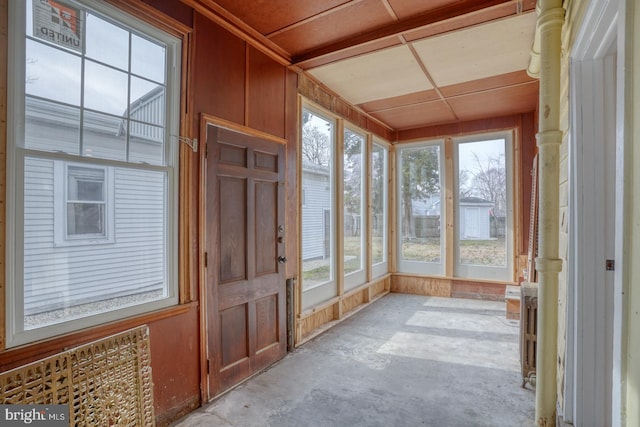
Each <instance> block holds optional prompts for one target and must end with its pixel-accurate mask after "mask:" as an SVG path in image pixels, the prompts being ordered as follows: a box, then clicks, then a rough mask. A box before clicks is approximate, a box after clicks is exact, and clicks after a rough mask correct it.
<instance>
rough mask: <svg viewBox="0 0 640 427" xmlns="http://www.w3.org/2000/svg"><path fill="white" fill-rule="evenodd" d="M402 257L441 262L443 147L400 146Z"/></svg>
mask: <svg viewBox="0 0 640 427" xmlns="http://www.w3.org/2000/svg"><path fill="white" fill-rule="evenodd" d="M399 156H400V169H399V174H400V185H399V195H398V198H399V202H400V206H401V208H400V225H401V242H400V243H401V247H400V257H401V259H402V260H405V261H418V262H429V263H440V261H441V259H442V253H441V252H442V251H441V246H440V233H441V221H440V215H441V203H440V200H441V197H440V147H439V146H423V147H413V148H404V149H401V150H400V155H399Z"/></svg>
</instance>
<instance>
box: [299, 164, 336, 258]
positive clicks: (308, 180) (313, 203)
mask: <svg viewBox="0 0 640 427" xmlns="http://www.w3.org/2000/svg"><path fill="white" fill-rule="evenodd" d="M302 188H303V191H304V196H303V197H304V200H303V205H302V229H303V232H302V236H303V238H302V259H303V260H308V259H314V258H323V257H324V256H325V247H324V242H325V235H324V215H325V213H324V211H325V209H329V208H330V206H331V189H330V182H329V175H328V173H324V174H323V173H314V172H308V171H303V173H302Z"/></svg>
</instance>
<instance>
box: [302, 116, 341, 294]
mask: <svg viewBox="0 0 640 427" xmlns="http://www.w3.org/2000/svg"><path fill="white" fill-rule="evenodd" d="M333 144H334V142H333V123H331V122H329V121H327V120H325V119H323V118H321V117H318V116H316V115H314V114H313V113H310V112H308V111H304V112H303V125H302V186H303V187H304V188H305V189H306V191H305V196H306V201H305V204H304V205H303V206H302V286H303V290H306V289H310V288H313V287H315V286H318V285H321V284H323V283H327V282H329V281H331V280H332V279H333V262H332V255H333V240H334V238H333V235H334V233H333V228H334V226H333V217H334V215H333V214H334V211H333V209H334V208H333V203H332V195H333V178H332V167H331V163H332V162H331V158H332V155H333Z"/></svg>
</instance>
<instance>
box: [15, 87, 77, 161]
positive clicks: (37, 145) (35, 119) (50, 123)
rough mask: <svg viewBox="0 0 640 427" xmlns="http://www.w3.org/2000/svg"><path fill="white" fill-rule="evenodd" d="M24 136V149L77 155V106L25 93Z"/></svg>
mask: <svg viewBox="0 0 640 427" xmlns="http://www.w3.org/2000/svg"><path fill="white" fill-rule="evenodd" d="M24 136H25V141H24V144H25V147H26V148H30V149H33V150H42V151H62V152H65V153H68V154H74V155H78V152H79V150H80V148H79V147H80V146H79V141H80V138H79V136H80V109H79V108H76V107H71V106H69V105H63V104H57V103H55V102H48V101H45V100H43V99H36V98H31V97H29V96H27V97H26V98H25V128H24Z"/></svg>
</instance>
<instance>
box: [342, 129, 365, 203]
mask: <svg viewBox="0 0 640 427" xmlns="http://www.w3.org/2000/svg"><path fill="white" fill-rule="evenodd" d="M364 142H365V141H364V138H363V137H362V135H359V134H357V133H354V132H351V131H349V130H346V131H345V133H344V212H345V214H348V213H351V212H358V213H359V212H360V206H361V203H362V194H361V193H362V148H363V146H364Z"/></svg>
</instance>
